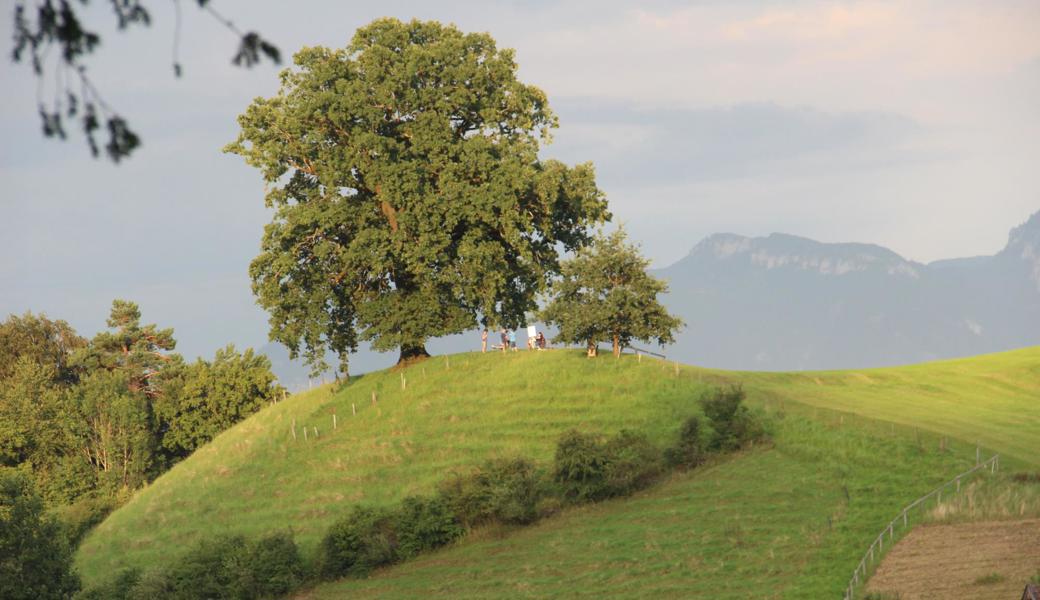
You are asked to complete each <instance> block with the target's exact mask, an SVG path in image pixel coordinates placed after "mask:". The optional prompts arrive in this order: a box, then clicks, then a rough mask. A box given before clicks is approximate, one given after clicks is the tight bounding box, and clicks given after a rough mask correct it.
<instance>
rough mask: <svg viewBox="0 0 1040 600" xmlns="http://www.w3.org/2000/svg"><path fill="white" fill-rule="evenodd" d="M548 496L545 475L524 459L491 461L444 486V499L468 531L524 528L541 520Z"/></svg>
mask: <svg viewBox="0 0 1040 600" xmlns="http://www.w3.org/2000/svg"><path fill="white" fill-rule="evenodd" d="M543 495H544V484H543V480H542V476H541V473H540V472H539V471H538V469H537V468H536V467H535V465H534V463H532V462H531V461H529V460H527V459H523V458H503V459H495V460H490V461H488V462H486V463H484V465H483V466H481V467H480V468H478V469H476V470H475V471H473V472H471V473H468V474H461V475H460V474H456V475H454V476H452V477H449V478H448V479H447V480H445V481H444V482H443V483H442V484H441V486H440V497H441V498H442V499H444V501H445V502H446V503H447V505H448V507H449V508H450V509H451V511H452V512H453V513H454V514H455V516H456V517H457V518H458V519H459V522H460V523H462V524H463V525H465V526H466V527H473V526H474V525H481V524H485V523H495V522H497V523H502V524H509V525H523V524H525V523H532V522H534V521H536V520H537V519H538V516H539V515H538V505H539V501H540V500H541V498H542V496H543Z"/></svg>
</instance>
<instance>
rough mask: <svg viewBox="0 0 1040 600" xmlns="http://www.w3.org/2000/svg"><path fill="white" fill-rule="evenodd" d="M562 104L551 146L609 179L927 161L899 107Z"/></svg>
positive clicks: (625, 182)
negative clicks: (890, 110) (869, 109)
mask: <svg viewBox="0 0 1040 600" xmlns="http://www.w3.org/2000/svg"><path fill="white" fill-rule="evenodd" d="M555 107H556V109H557V111H558V112H559V113H560V118H561V122H562V123H563V126H562V127H561V131H560V133H559V134H558V135H557V136H556V142H555V143H554V144H552V145H551V146H549V147H548V149H547V150H546V154H550V155H559V156H562V157H565V158H567V159H569V160H572V161H581V160H592V161H593V162H594V163H595V164H596V165H597V170H598V172H599V173H600V179H601V181H602V182H604V183H606V184H609V185H613V186H618V187H625V188H634V187H639V186H643V185H658V186H659V185H666V184H675V183H690V182H698V181H713V180H720V179H740V178H749V177H757V176H763V175H768V174H773V173H777V172H783V173H786V174H787V175H790V176H797V175H803V174H806V173H812V172H819V171H820V170H824V171H826V172H830V173H834V172H846V171H850V170H860V169H871V168H877V167H878V166H884V165H888V164H892V163H894V162H904V161H908V160H912V159H919V158H920V157H919V156H917V155H918V154H919V152H918V150H917V149H915V147H914V142H915V139H916V138H917V136H919V135H920V134H922V133H923V128H922V127H921V126H920V125H919V124H917V123H916V122H915V121H914V120H913V119H910V118H908V117H905V116H902V115H898V114H890V113H884V112H848V113H832V112H827V111H821V110H818V109H812V108H789V107H783V106H778V105H775V104H740V105H734V106H726V107H712V108H703V109H681V108H679V109H646V108H639V107H637V106H634V105H631V104H626V103H622V102H611V101H601V100H597V99H593V98H575V99H566V100H563V101H557V102H556V103H555Z"/></svg>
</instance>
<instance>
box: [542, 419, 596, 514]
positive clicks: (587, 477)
mask: <svg viewBox="0 0 1040 600" xmlns="http://www.w3.org/2000/svg"><path fill="white" fill-rule="evenodd" d="M609 460H610V459H609V457H608V456H607V452H606V449H605V447H604V443H603V437H602V436H600V435H596V434H591V433H581V432H580V431H576V430H573V429H572V430H570V431H568V432H566V433H564V434H563V435H562V436H560V440H559V441H558V442H557V443H556V455H555V456H554V458H553V481H555V482H556V483H557V484H558V485H559V486H560V489H561V491H562V493H563V497H564V498H565V499H567V500H568V501H570V502H592V501H595V500H598V499H600V498H603V497H606V494H605V493H604V491H605V490H606V477H607V475H606V474H607V463H608V462H609Z"/></svg>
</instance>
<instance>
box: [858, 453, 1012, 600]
mask: <svg viewBox="0 0 1040 600" xmlns="http://www.w3.org/2000/svg"><path fill="white" fill-rule="evenodd" d="M975 456H976V457H978V449H977V448H976V453H975ZM977 460H978V458H976V461H977ZM985 468H989V470H990V473H996V472H997V470H998V469H999V468H1000V455H999V454H994V455H993V456H992V457H991V458H990V459H989V460H987V461H986V462H982V463H977V464H976V465H975V466H974V467H973V468H971V469H968V470H967V471H965V472H963V473H961V474H960V475H957V476H956V477H954V478H953V479H951V480H949V481H947V482H946V483H944V484H942V485H940V486H939V487H937V488H935V489H934V490H932V491H930V492H928V493H927V494H925V495H924V496H921V497H920V498H918V499H917V500H914V501H913V502H911V503H910V504H908V505H907V506H906V507H905V508H903V510H902V512H900V513H899V515H898V516H896V518H894V519H892V521H890V522H889V524H888V525H887V526H885V527H884V528H883V529H882V530H881V533H879V534H878V536H877V537H876V538H874V541H873V542H872V543H871V544H870V547H869V548H867V551H866V552H864V553H863V558H862V560H860V561H859V565H858V566H856V570H854V571H853V572H852V577H851V578H850V579H849V585H848V586H846V588H845V595H844V596H843V597H842V598H843V600H853V598H854V595H855V592H856V588H857V587H858V586H859V585H860V584H863V583H866V581H867V574H868V571H869V569H870V567H872V566H874V565H875V563H877V562H880V560H881V553H882V552H884V550H885V535H886V534H887V535H888V542H889V547H891V546H893V545H894V544H895V530H896V527H897V526H899V524H900V523H902V526H903V528H904V529H906V528H908V527H909V518H908V515H909V513H910V511H911V510H913V509H914V508H917V507H918V506H921V505H922V504H924V502H925V501H927V500H928V499H929V498H931V497H932V496H935V497H936V505H938V504H939V503H940V502H942V493H943V490H944V489H946V488H947V487H948V486H951V485H954V486H956V491H958V492H959V491H960V489H961V479H964V478H965V477H967V476H969V475H971V474H972V473H974V472H976V471H979V470H981V469H985ZM861 573H862V575H861Z"/></svg>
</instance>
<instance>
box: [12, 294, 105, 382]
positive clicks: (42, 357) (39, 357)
mask: <svg viewBox="0 0 1040 600" xmlns="http://www.w3.org/2000/svg"><path fill="white" fill-rule="evenodd" d="M86 344H87V340H85V339H83V338H81V337H80V336H78V335H76V332H75V330H73V329H72V327H71V326H70V325H69V324H68V323H66V322H65V321H62V320H60V319H59V320H57V321H52V320H51V319H48V318H47V316H46V315H43V314H40V315H34V314H32V313H31V312H27V313H25V314H24V315H22V316H20V317H19V316H16V315H11V316H10V317H9V318H8V319H7V320H6V321H3V322H2V323H0V380H2V379H6V378H7V377H10V376H11V374H12V373H13V372H14V369H15V365H16V364H17V362H18V359H19V358H21V357H27V358H28V359H29V360H31V361H32V362H33V363H35V364H37V365H41V366H42V365H50V366H51V367H53V376H54V378H55V379H56V380H58V381H61V382H64V383H72V382H74V381H75V380H76V373H75V369H74V368H73V367H72V366H71V365H70V364H69V357H70V356H71V354H72V352H73V351H74V350H76V349H78V348H82V347H83V346H85V345H86Z"/></svg>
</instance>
